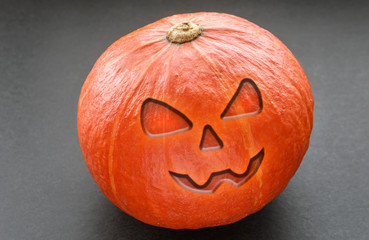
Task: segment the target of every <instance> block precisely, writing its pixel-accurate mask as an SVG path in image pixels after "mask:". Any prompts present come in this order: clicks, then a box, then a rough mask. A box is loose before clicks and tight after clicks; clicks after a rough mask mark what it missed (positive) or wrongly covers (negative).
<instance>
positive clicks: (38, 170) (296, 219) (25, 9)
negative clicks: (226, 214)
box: [0, 0, 369, 240]
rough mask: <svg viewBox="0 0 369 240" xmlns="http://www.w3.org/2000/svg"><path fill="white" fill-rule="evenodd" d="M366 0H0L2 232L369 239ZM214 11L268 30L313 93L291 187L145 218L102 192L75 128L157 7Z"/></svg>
mask: <svg viewBox="0 0 369 240" xmlns="http://www.w3.org/2000/svg"><path fill="white" fill-rule="evenodd" d="M368 6H369V5H368V3H365V2H364V1H362V2H360V1H356V2H355V3H353V1H324V3H319V2H318V1H298V2H297V1H273V2H272V1H257V0H255V1H225V0H223V1H214V0H213V1H211V0H209V1H188V0H186V1H175V0H172V1H157V2H149V1H140V0H136V1H133V2H125V1H115V2H108V1H99V2H94V1H68V2H63V1H22V2H21V1H1V2H0V114H1V115H0V116H1V117H0V160H1V162H0V239H283V240H286V239H344V240H347V239H368V238H369V230H368V229H369V228H368V226H369V220H368V219H369V213H368V212H369V189H368V183H369V178H368V174H369V162H368V160H369V154H368V147H369V146H368V145H369V127H368V126H369V27H368V25H369V17H368V16H369V14H368V12H369V7H368ZM198 11H217V12H225V13H231V14H235V15H238V16H240V17H244V18H246V19H248V20H250V21H252V22H254V23H256V24H258V25H260V26H261V27H263V28H265V29H267V30H269V31H271V32H272V33H273V34H275V35H276V36H277V37H278V38H280V39H281V40H282V41H283V42H284V43H285V44H286V45H287V46H288V47H289V48H290V49H291V51H292V52H293V53H294V54H295V56H296V57H297V59H298V60H299V61H300V63H301V65H302V66H303V68H304V69H305V72H306V74H307V76H308V78H309V79H310V82H311V85H312V88H313V93H314V96H315V119H314V130H313V134H312V138H311V145H310V149H309V151H308V153H307V154H306V156H305V159H304V161H303V163H302V165H301V167H300V169H299V171H298V172H297V174H296V175H295V177H294V178H293V179H292V181H291V182H290V184H289V185H288V187H287V188H286V190H285V191H284V192H283V193H282V194H281V195H280V196H279V197H278V198H276V199H275V200H274V201H272V202H271V203H270V204H269V205H268V206H267V207H265V208H264V209H263V210H262V211H260V212H258V213H256V214H254V215H252V216H250V217H247V218H246V219H244V220H242V221H240V222H237V223H235V224H232V225H228V226H224V227H217V228H210V229H202V230H197V231H190V230H182V231H174V230H168V229H162V228H157V227H152V226H148V225H146V224H143V223H141V222H139V221H137V220H135V219H133V218H132V217H130V216H128V215H126V214H125V213H123V212H122V211H120V210H119V209H118V208H116V207H115V206H114V205H113V204H111V203H110V202H109V201H108V200H107V199H106V198H105V197H104V196H103V195H102V193H101V192H100V190H99V189H98V187H97V185H96V184H95V183H94V181H93V179H92V178H91V176H90V174H89V172H88V170H87V167H86V166H85V163H84V161H83V158H82V155H81V152H80V149H79V144H78V140H77V134H76V112H77V101H78V97H79V91H80V88H81V86H82V84H83V81H84V79H85V77H86V76H87V74H88V72H89V71H90V69H91V68H92V66H93V64H94V61H95V60H96V59H97V58H98V56H99V55H100V54H101V53H102V52H103V51H104V50H105V49H106V48H107V47H108V46H109V45H110V44H111V43H113V42H114V41H115V40H117V39H118V38H120V37H121V36H123V35H125V34H127V33H129V32H131V31H133V30H135V29H137V28H139V27H142V26H144V25H146V24H148V23H151V22H153V21H156V20H158V19H160V18H162V17H166V16H169V15H173V14H176V13H183V12H198Z"/></svg>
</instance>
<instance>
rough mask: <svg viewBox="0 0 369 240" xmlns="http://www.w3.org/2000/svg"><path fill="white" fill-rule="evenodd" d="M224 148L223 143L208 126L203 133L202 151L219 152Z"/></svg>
mask: <svg viewBox="0 0 369 240" xmlns="http://www.w3.org/2000/svg"><path fill="white" fill-rule="evenodd" d="M222 147H223V142H222V140H221V139H220V137H219V136H218V135H217V134H216V132H215V131H214V129H213V128H212V127H211V126H210V125H206V126H205V127H204V130H203V132H202V137H201V142H200V150H201V151H203V152H207V151H213V150H218V149H221V148H222Z"/></svg>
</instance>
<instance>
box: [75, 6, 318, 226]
mask: <svg viewBox="0 0 369 240" xmlns="http://www.w3.org/2000/svg"><path fill="white" fill-rule="evenodd" d="M177 23H178V24H177ZM184 35H188V36H189V37H192V39H187V38H186V39H185V38H183V36H184ZM312 117H313V96H312V93H311V88H310V85H309V82H308V80H307V78H306V76H305V74H304V71H303V70H302V68H301V66H300V65H299V63H298V61H297V60H296V59H295V58H294V56H293V55H292V53H291V52H290V51H289V50H288V49H287V48H286V46H284V45H283V44H282V43H281V42H280V41H279V40H278V39H277V38H275V37H274V36H273V35H272V34H270V33H269V32H267V31H265V30H263V29H261V28H260V27H258V26H256V25H254V24H252V23H250V22H248V21H246V20H244V19H241V18H238V17H235V16H230V15H227V14H219V13H195V14H181V15H175V16H172V17H168V18H166V19H162V20H160V21H158V22H156V23H153V24H150V25H147V26H146V27H143V28H141V29H139V30H137V31H135V32H133V33H131V34H129V35H127V36H125V37H123V38H121V39H120V40H118V41H117V42H116V43H114V44H113V45H112V46H111V47H109V48H108V49H107V51H106V52H105V53H104V54H103V55H102V56H101V57H100V58H99V60H98V61H97V62H96V64H95V65H94V67H93V69H92V70H91V72H90V74H89V75H88V78H87V79H86V82H85V84H84V86H83V88H82V91H81V96H80V100H79V105H78V121H77V122H78V123H77V127H78V137H79V140H80V144H81V149H82V153H83V156H84V158H85V160H86V163H87V166H88V168H89V170H90V172H91V174H92V176H93V178H94V179H95V181H96V183H97V184H98V186H99V187H100V189H101V190H102V192H103V193H104V194H105V195H106V196H107V198H109V200H110V201H112V202H113V203H114V204H115V205H117V206H118V207H119V208H121V209H122V210H124V211H125V212H126V213H128V214H130V215H132V216H134V217H135V218H137V219H139V220H141V221H143V222H146V223H149V224H152V225H156V226H163V227H170V228H201V227H209V226H218V225H224V224H229V223H232V222H235V221H237V220H240V219H242V218H244V217H246V216H247V215H250V214H252V213H255V212H256V211H258V210H260V209H261V208H262V207H264V206H265V205H266V204H267V203H269V202H270V201H271V200H272V199H273V198H275V197H276V196H278V195H279V194H280V193H281V192H282V191H283V189H284V188H285V187H286V186H287V184H288V182H289V180H290V179H291V178H292V176H293V175H294V173H295V172H296V170H297V169H298V167H299V165H300V163H301V161H302V158H303V156H304V154H305V152H306V150H307V148H308V145H309V137H310V132H311V129H312Z"/></svg>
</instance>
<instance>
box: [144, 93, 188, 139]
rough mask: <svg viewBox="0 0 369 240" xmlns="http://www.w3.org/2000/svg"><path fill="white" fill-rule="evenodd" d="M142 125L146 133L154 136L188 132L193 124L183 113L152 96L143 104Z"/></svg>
mask: <svg viewBox="0 0 369 240" xmlns="http://www.w3.org/2000/svg"><path fill="white" fill-rule="evenodd" d="M141 125H142V129H143V131H144V132H145V134H146V135H147V136H149V137H152V138H157V137H167V136H172V135H174V134H177V133H182V132H186V131H188V130H190V129H191V128H192V126H193V124H192V122H191V121H190V120H189V119H188V118H187V117H186V116H185V115H184V114H183V113H181V112H180V111H178V110H177V109H175V108H174V107H172V106H170V105H168V104H166V103H164V102H162V101H159V100H156V99H152V98H148V99H146V100H145V101H144V102H143V104H142V107H141Z"/></svg>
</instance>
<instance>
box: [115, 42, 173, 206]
mask: <svg viewBox="0 0 369 240" xmlns="http://www.w3.org/2000/svg"><path fill="white" fill-rule="evenodd" d="M169 47H170V45H167V46H165V47H163V48H162V49H161V50H160V51H159V52H158V53H156V54H155V55H153V56H152V59H151V61H150V62H149V63H148V65H147V67H146V69H145V70H144V71H142V73H141V74H140V76H139V77H138V79H140V81H139V83H138V85H137V86H136V87H135V89H134V91H138V89H139V88H140V87H141V86H142V84H143V83H144V79H143V78H144V76H145V74H146V73H147V71H148V69H149V68H150V67H151V66H152V65H153V63H154V62H155V60H156V59H157V58H159V57H160V56H161V54H162V53H165V51H166V50H167V48H169ZM129 102H130V101H128V102H127V103H126V104H125V105H122V106H120V109H119V111H118V114H117V117H116V119H115V121H114V124H113V129H112V132H111V135H110V145H109V154H108V172H109V179H110V186H111V189H112V191H113V195H114V197H115V199H116V200H118V201H119V202H121V201H120V199H119V198H118V197H117V195H116V186H115V180H114V174H112V171H113V152H114V143H115V135H116V131H117V129H118V123H119V120H120V119H121V117H122V115H123V111H124V109H126V105H127V104H129Z"/></svg>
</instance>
